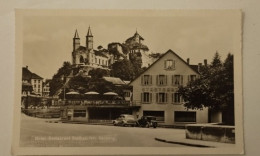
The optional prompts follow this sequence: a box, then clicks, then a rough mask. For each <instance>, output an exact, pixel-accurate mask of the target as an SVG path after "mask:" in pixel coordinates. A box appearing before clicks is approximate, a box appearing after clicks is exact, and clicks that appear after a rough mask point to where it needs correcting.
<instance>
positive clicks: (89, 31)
mask: <svg viewBox="0 0 260 156" xmlns="http://www.w3.org/2000/svg"><path fill="white" fill-rule="evenodd" d="M87 36H90V37H93V35H92V33H91V29H90V26H89V27H88V34H87Z"/></svg>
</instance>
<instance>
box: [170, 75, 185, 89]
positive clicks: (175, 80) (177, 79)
mask: <svg viewBox="0 0 260 156" xmlns="http://www.w3.org/2000/svg"><path fill="white" fill-rule="evenodd" d="M172 84H173V85H177V86H179V85H183V76H182V75H173V76H172Z"/></svg>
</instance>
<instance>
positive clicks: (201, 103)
mask: <svg viewBox="0 0 260 156" xmlns="http://www.w3.org/2000/svg"><path fill="white" fill-rule="evenodd" d="M179 93H180V94H181V95H182V97H183V99H184V101H185V103H184V106H185V107H186V108H187V109H203V108H204V107H208V108H209V109H210V110H217V111H222V112H223V122H225V123H226V124H230V125H233V124H234V80H233V55H231V54H228V56H227V58H226V60H225V62H224V63H222V61H221V60H220V56H219V54H218V53H217V52H216V54H215V56H214V58H213V60H212V62H211V64H210V65H209V66H202V67H201V73H200V77H199V78H198V79H196V80H195V81H192V82H190V83H189V84H188V85H187V86H185V87H184V86H181V87H179Z"/></svg>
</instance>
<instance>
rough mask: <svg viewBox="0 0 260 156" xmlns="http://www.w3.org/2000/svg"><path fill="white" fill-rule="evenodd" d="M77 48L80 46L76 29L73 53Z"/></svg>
mask: <svg viewBox="0 0 260 156" xmlns="http://www.w3.org/2000/svg"><path fill="white" fill-rule="evenodd" d="M79 46H80V38H79V34H78V31H77V29H76V31H75V35H74V38H73V51H75V50H77V49H78V48H79Z"/></svg>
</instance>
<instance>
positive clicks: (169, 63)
mask: <svg viewBox="0 0 260 156" xmlns="http://www.w3.org/2000/svg"><path fill="white" fill-rule="evenodd" d="M164 68H165V69H174V68H175V61H173V60H165V62H164Z"/></svg>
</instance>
